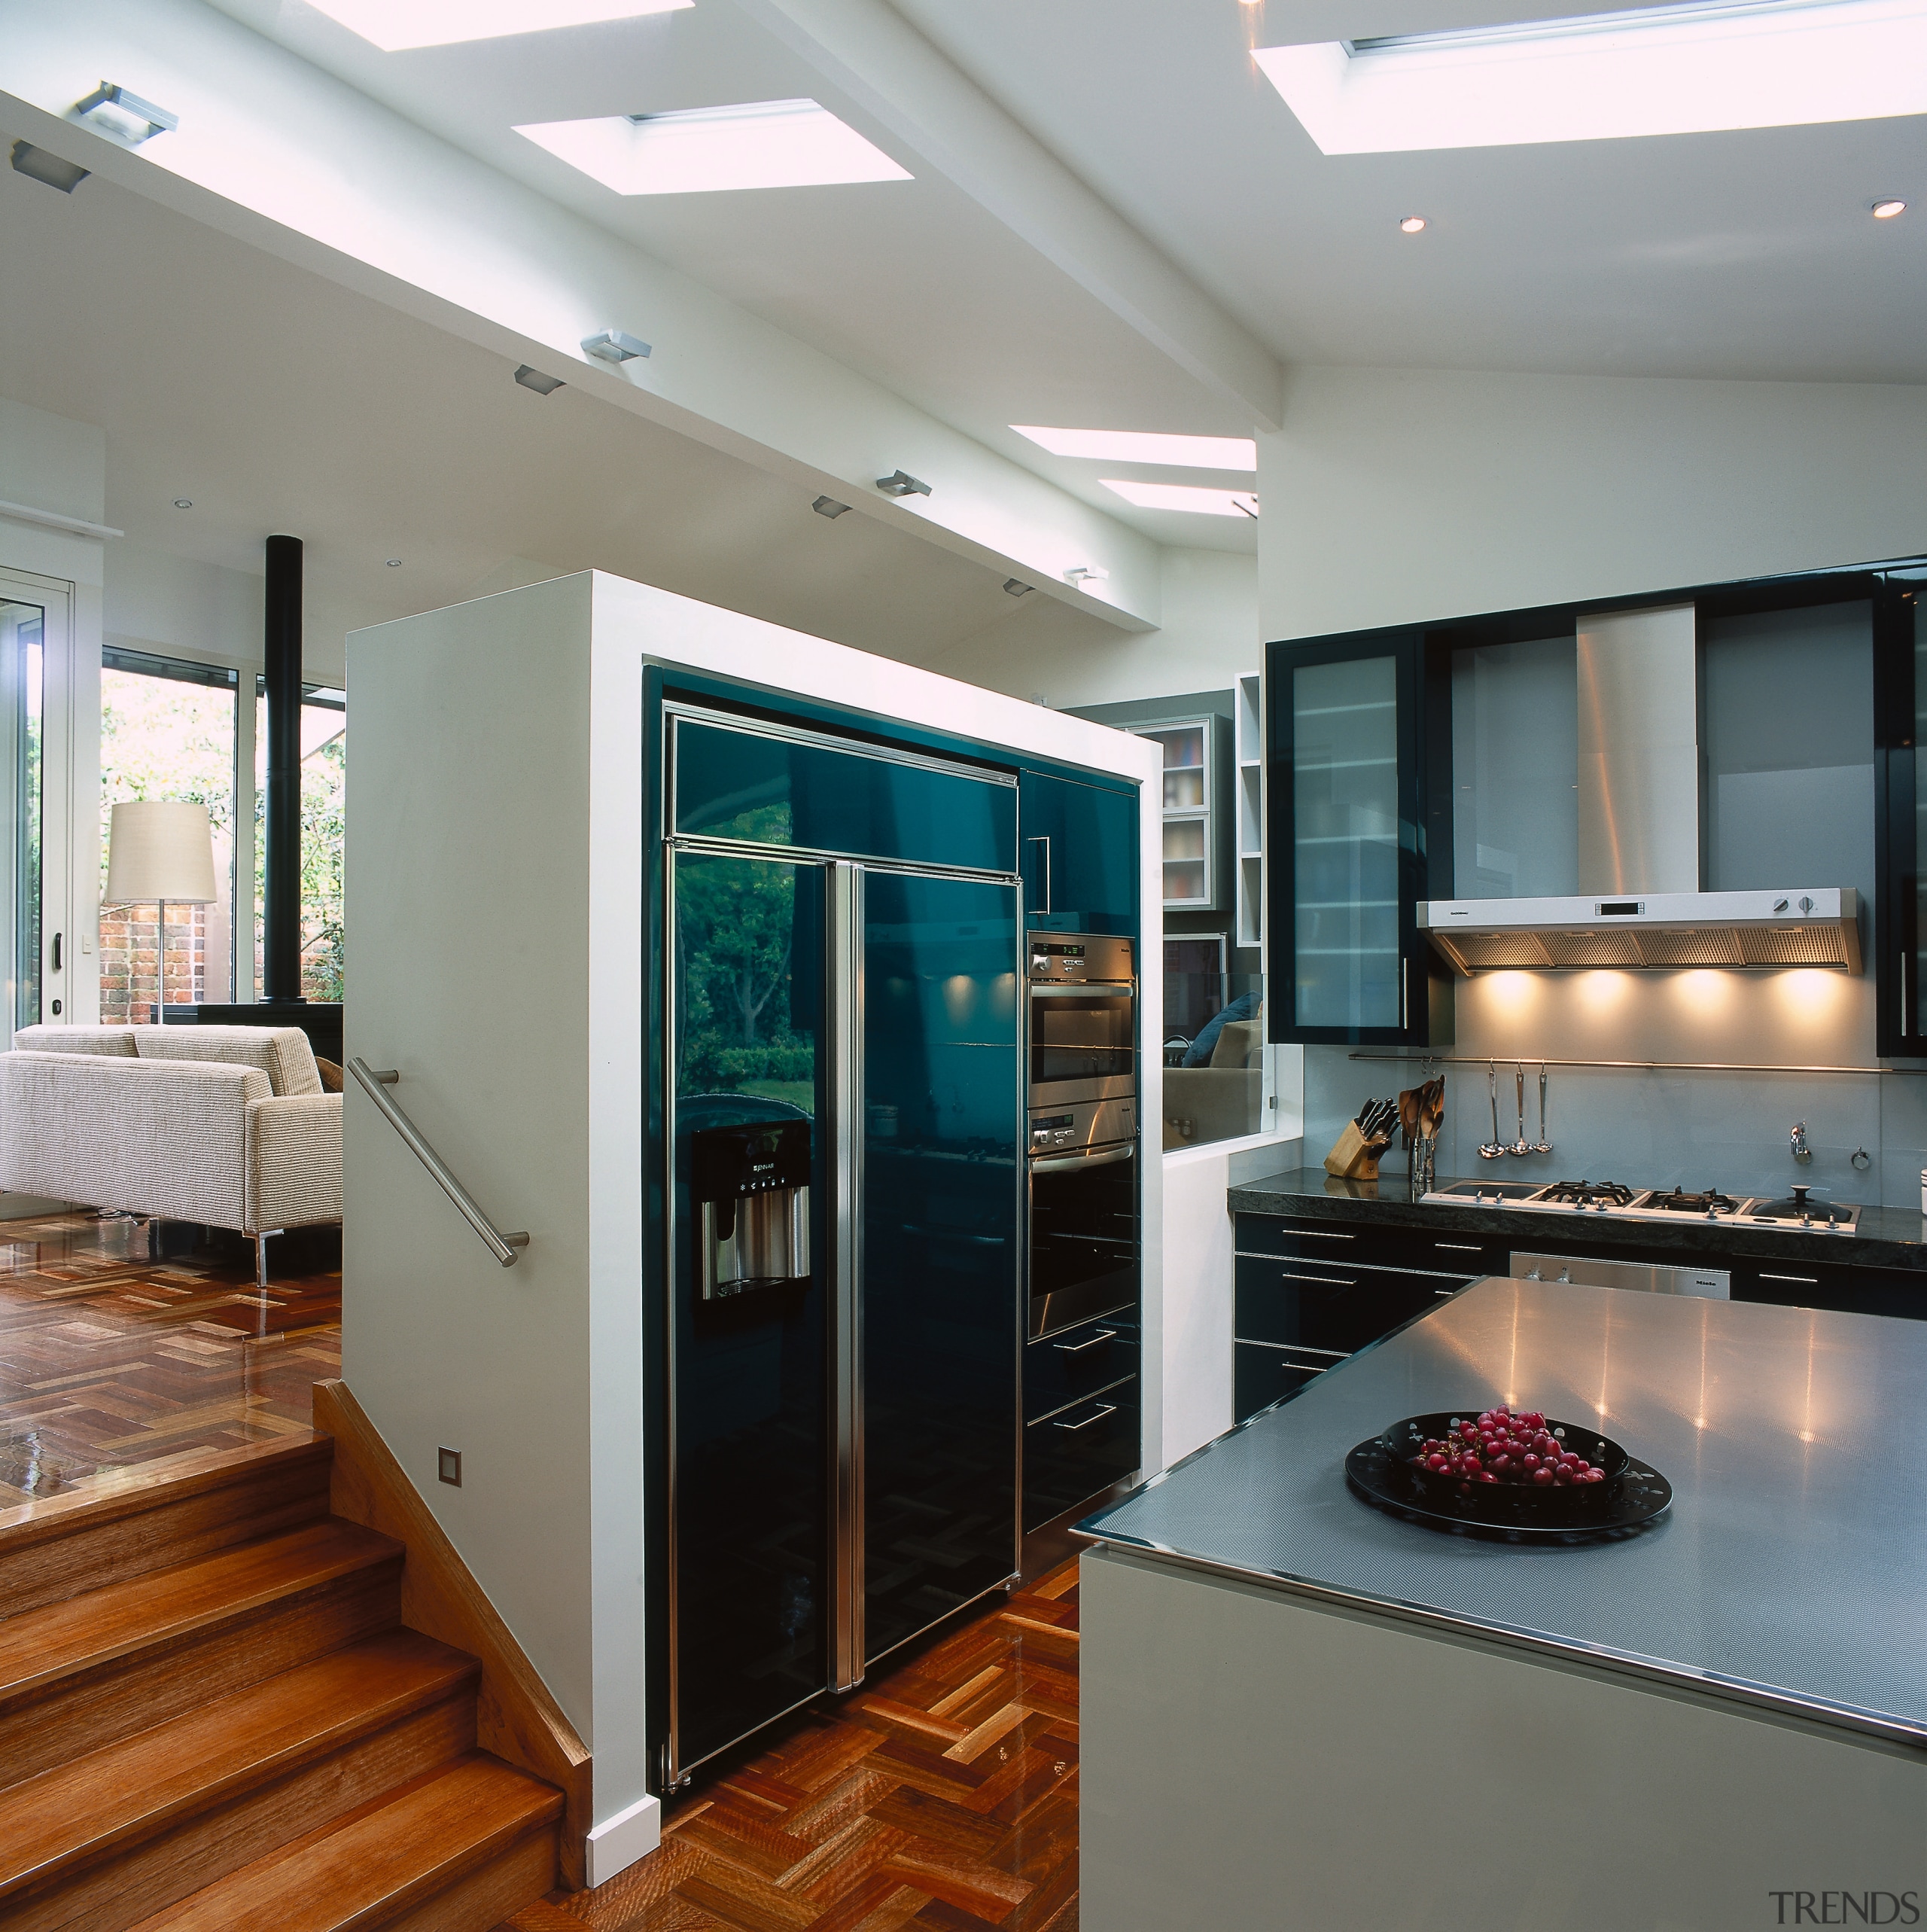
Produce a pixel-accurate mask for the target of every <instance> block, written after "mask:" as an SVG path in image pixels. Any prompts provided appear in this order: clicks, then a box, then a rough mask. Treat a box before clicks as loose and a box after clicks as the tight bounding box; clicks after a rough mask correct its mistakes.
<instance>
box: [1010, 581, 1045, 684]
mask: <svg viewBox="0 0 1927 1932" xmlns="http://www.w3.org/2000/svg"><path fill="white" fill-rule="evenodd" d="M1034 588H1035V586H1034V585H1032V584H1026V583H1025V582H1024V581H1023V580H1022V579H1021V577H1006V578H1005V579H1004V580H1003V593H1004V595H1005V596H1006V597H1027V596H1030V593H1031V591H1032V590H1033V589H1034ZM1040 702H1041V700H1040Z"/></svg>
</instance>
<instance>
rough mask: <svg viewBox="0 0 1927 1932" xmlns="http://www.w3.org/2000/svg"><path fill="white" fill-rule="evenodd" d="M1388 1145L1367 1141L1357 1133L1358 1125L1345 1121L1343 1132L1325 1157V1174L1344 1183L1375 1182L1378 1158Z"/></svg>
mask: <svg viewBox="0 0 1927 1932" xmlns="http://www.w3.org/2000/svg"><path fill="white" fill-rule="evenodd" d="M1389 1145H1390V1142H1389V1141H1368V1140H1367V1139H1366V1138H1365V1136H1364V1135H1362V1134H1361V1133H1360V1132H1359V1130H1358V1123H1357V1122H1356V1120H1347V1122H1346V1123H1345V1131H1344V1132H1343V1133H1342V1134H1341V1135H1339V1136H1338V1139H1337V1141H1335V1142H1334V1143H1333V1144H1332V1151H1331V1152H1330V1153H1328V1154H1327V1155H1326V1156H1325V1172H1326V1173H1327V1174H1335V1175H1338V1176H1339V1177H1340V1178H1341V1179H1344V1180H1346V1181H1376V1180H1377V1179H1378V1156H1380V1155H1381V1154H1382V1153H1384V1151H1385V1150H1386V1148H1387V1147H1388V1146H1389Z"/></svg>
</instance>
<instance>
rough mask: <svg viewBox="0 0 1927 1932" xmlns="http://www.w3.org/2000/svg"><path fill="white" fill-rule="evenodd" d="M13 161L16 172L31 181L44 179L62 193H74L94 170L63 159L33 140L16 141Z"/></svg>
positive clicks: (49, 185) (48, 184)
mask: <svg viewBox="0 0 1927 1932" xmlns="http://www.w3.org/2000/svg"><path fill="white" fill-rule="evenodd" d="M13 161H14V173H15V174H17V175H26V178H28V180H29V181H44V182H45V183H46V184H47V186H48V187H57V188H58V189H59V190H60V192H61V193H62V194H72V193H73V191H74V190H75V189H76V188H77V187H79V186H80V184H81V182H83V181H85V180H86V179H87V176H88V175H89V174H90V172H92V170H91V169H87V168H77V167H75V165H74V164H73V163H72V161H63V160H61V158H60V157H59V155H58V154H49V153H48V152H47V150H46V149H45V148H36V147H35V145H33V143H32V142H31V141H16V142H14V154H13Z"/></svg>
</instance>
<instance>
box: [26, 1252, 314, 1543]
mask: <svg viewBox="0 0 1927 1932" xmlns="http://www.w3.org/2000/svg"><path fill="white" fill-rule="evenodd" d="M185 1232H186V1231H185V1230H170V1233H172V1234H174V1235H175V1236H179V1235H181V1234H184V1233H185ZM340 1324H341V1276H340V1273H339V1270H338V1269H337V1270H335V1271H333V1272H328V1273H324V1274H318V1275H307V1276H303V1275H291V1276H288V1277H286V1278H277V1279H276V1281H274V1282H273V1283H272V1284H271V1285H270V1287H269V1291H268V1294H267V1297H266V1301H265V1303H264V1302H263V1300H261V1299H260V1298H259V1297H257V1296H256V1295H255V1294H254V1278H253V1271H252V1268H251V1265H250V1263H249V1262H248V1260H247V1259H246V1258H245V1250H244V1249H242V1248H240V1247H238V1246H236V1247H235V1248H229V1249H226V1250H223V1251H217V1252H213V1253H203V1252H196V1253H191V1254H187V1255H185V1256H183V1257H175V1258H166V1259H162V1260H156V1259H154V1257H153V1256H152V1254H151V1245H150V1234H149V1230H148V1226H147V1225H146V1224H145V1223H135V1222H134V1221H132V1220H108V1221H102V1220H96V1219H95V1217H93V1215H91V1214H62V1215H56V1216H51V1217H46V1218H43V1219H39V1220H18V1221H6V1222H0V1511H6V1510H12V1509H17V1508H20V1507H30V1506H31V1505H32V1504H34V1503H35V1502H38V1501H42V1500H44V1499H45V1498H48V1497H51V1496H60V1495H72V1494H73V1493H75V1492H76V1491H81V1490H85V1489H90V1488H93V1487H97V1486H99V1485H101V1484H102V1483H105V1482H109V1481H111V1480H113V1479H114V1478H115V1476H116V1475H117V1473H118V1472H120V1471H123V1470H128V1469H130V1468H135V1467H139V1468H142V1469H143V1470H157V1469H160V1468H163V1467H169V1466H172V1464H176V1463H182V1464H184V1463H187V1462H188V1461H193V1460H197V1459H199V1458H202V1457H204V1456H205V1455H207V1454H209V1452H221V1451H225V1450H231V1449H237V1448H241V1447H244V1446H246V1445H247V1444H248V1443H258V1442H260V1441H263V1440H266V1439H267V1438H269V1437H276V1436H306V1434H309V1425H310V1420H311V1416H312V1388H313V1385H314V1384H315V1382H318V1381H320V1380H322V1379H324V1378H326V1377H327V1376H333V1375H338V1374H339V1373H340V1367H341V1325H340Z"/></svg>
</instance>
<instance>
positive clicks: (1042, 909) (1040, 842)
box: [1024, 838, 1051, 916]
mask: <svg viewBox="0 0 1927 1932" xmlns="http://www.w3.org/2000/svg"><path fill="white" fill-rule="evenodd" d="M1024 843H1025V844H1026V845H1027V846H1043V849H1044V903H1043V904H1042V905H1041V906H1033V907H1031V908H1030V910H1031V911H1032V912H1034V913H1043V914H1044V915H1045V916H1049V913H1050V910H1051V842H1050V840H1049V839H1048V838H1037V839H1026V840H1024Z"/></svg>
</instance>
